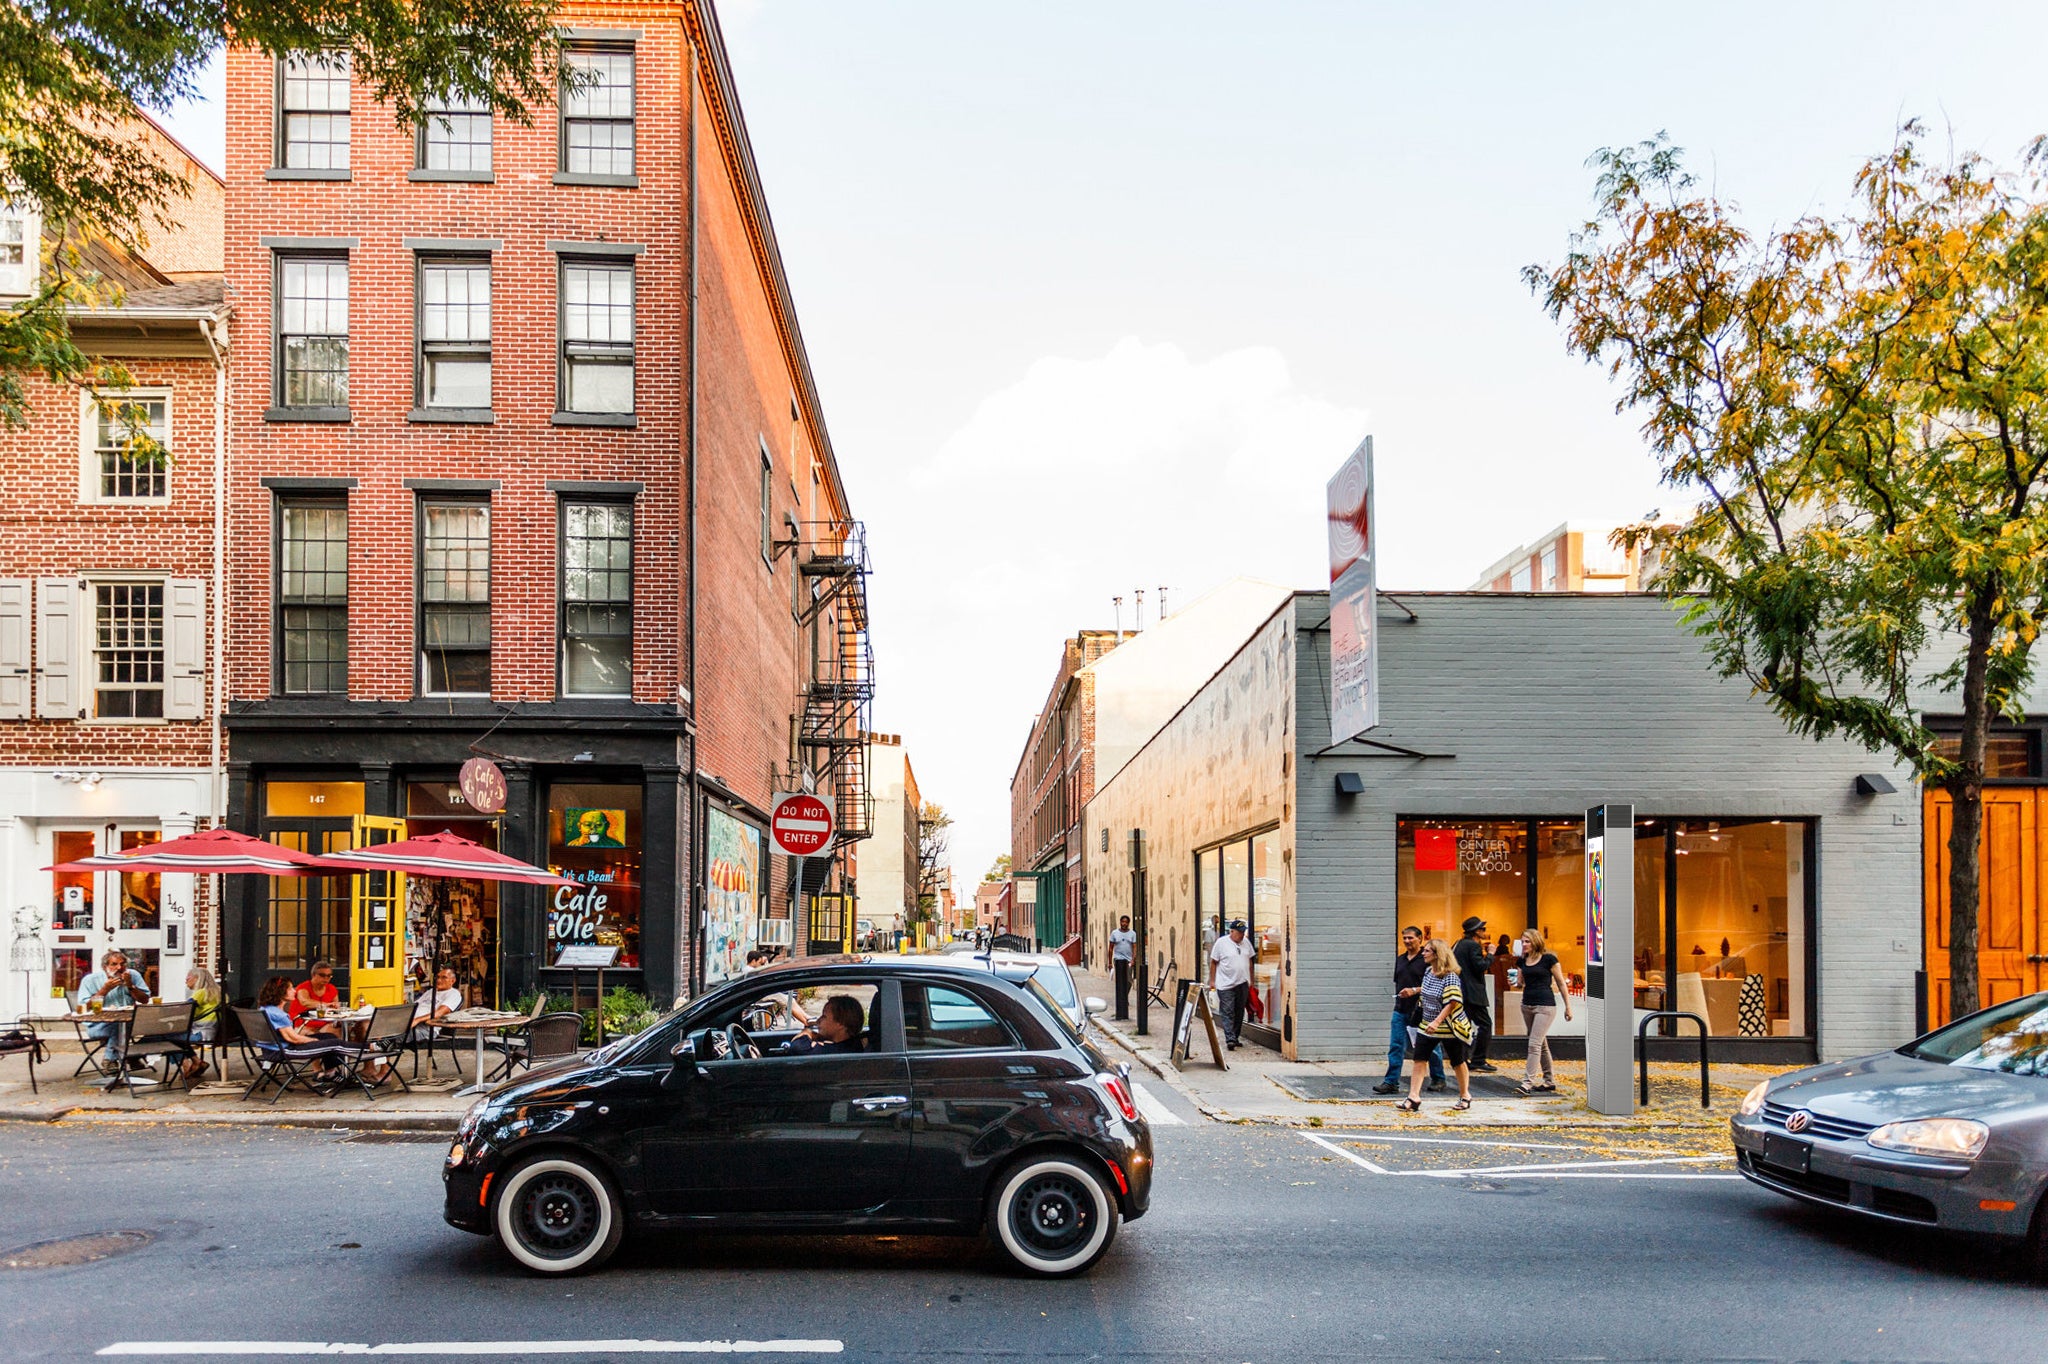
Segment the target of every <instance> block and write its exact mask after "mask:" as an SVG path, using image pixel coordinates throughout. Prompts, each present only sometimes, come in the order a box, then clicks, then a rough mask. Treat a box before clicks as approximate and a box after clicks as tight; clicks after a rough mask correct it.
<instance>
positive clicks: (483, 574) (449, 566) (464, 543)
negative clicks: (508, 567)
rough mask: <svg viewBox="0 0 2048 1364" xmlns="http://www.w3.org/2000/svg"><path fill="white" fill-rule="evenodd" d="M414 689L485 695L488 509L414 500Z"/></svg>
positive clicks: (488, 670) (488, 686) (488, 634)
mask: <svg viewBox="0 0 2048 1364" xmlns="http://www.w3.org/2000/svg"><path fill="white" fill-rule="evenodd" d="M419 640H420V690H421V691H423V692H425V693H427V694H429V695H434V696H488V695H490V691H491V508H490V504H489V503H488V502H480V501H474V500H462V501H456V500H441V499H429V498H422V499H421V501H420V616H419Z"/></svg>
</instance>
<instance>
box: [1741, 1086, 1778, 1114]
mask: <svg viewBox="0 0 2048 1364" xmlns="http://www.w3.org/2000/svg"><path fill="white" fill-rule="evenodd" d="M1770 1087H1771V1082H1770V1081H1769V1080H1759V1081H1757V1082H1756V1088H1755V1089H1752V1090H1750V1091H1749V1093H1747V1094H1745V1095H1743V1096H1742V1104H1741V1106H1740V1107H1738V1108H1737V1109H1736V1110H1735V1111H1736V1112H1737V1113H1740V1114H1741V1115H1742V1116H1743V1117H1745V1118H1753V1117H1755V1116H1756V1115H1757V1114H1759V1113H1761V1112H1763V1111H1764V1091H1765V1090H1767V1089H1769V1088H1770Z"/></svg>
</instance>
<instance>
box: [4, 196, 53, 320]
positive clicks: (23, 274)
mask: <svg viewBox="0 0 2048 1364" xmlns="http://www.w3.org/2000/svg"><path fill="white" fill-rule="evenodd" d="M42 235H43V234H42V224H41V223H40V222H38V221H37V219H36V215H35V214H34V213H31V212H30V211H28V210H27V209H21V208H16V207H14V206H13V205H12V204H6V203H0V295H7V296H19V297H26V296H27V295H29V294H32V293H34V292H35V287H36V275H37V273H38V268H39V267H40V266H41V265H42V245H43V241H42Z"/></svg>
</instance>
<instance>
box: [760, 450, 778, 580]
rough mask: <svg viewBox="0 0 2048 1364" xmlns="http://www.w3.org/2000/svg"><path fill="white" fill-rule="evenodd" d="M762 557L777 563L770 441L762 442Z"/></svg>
mask: <svg viewBox="0 0 2048 1364" xmlns="http://www.w3.org/2000/svg"><path fill="white" fill-rule="evenodd" d="M761 558H762V559H763V560H764V561H765V562H766V563H767V564H768V565H769V566H770V567H771V568H772V567H773V566H774V563H775V468H774V466H773V465H771V464H770V463H769V462H768V443H767V442H766V441H763V442H761Z"/></svg>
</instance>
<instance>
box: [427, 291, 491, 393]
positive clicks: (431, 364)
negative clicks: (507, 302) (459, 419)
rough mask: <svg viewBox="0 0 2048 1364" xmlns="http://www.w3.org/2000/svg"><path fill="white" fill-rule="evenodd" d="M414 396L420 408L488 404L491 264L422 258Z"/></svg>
mask: <svg viewBox="0 0 2048 1364" xmlns="http://www.w3.org/2000/svg"><path fill="white" fill-rule="evenodd" d="M419 301H420V312H419V345H420V353H419V359H418V384H419V387H418V401H419V405H420V406H421V407H431V408H457V409H468V410H472V411H483V410H487V409H488V408H489V407H490V405H491V263H490V261H488V260H476V259H457V260H421V261H420V265H419Z"/></svg>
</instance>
